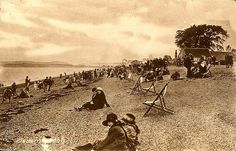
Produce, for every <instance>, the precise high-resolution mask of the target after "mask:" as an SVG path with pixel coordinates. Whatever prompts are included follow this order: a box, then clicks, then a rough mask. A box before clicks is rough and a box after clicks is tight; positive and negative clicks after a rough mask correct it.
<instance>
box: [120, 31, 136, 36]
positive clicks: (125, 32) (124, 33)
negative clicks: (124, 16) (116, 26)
mask: <svg viewBox="0 0 236 151" xmlns="http://www.w3.org/2000/svg"><path fill="white" fill-rule="evenodd" d="M121 34H123V35H125V36H128V37H132V36H134V33H133V32H131V31H121Z"/></svg>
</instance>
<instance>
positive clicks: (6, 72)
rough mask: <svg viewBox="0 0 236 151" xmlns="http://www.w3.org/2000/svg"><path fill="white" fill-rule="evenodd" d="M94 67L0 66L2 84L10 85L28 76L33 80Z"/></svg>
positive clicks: (0, 82) (22, 80)
mask: <svg viewBox="0 0 236 151" xmlns="http://www.w3.org/2000/svg"><path fill="white" fill-rule="evenodd" d="M91 69H94V68H90V67H72V68H71V67H1V66H0V84H4V86H9V85H11V84H12V83H13V82H16V84H20V83H24V81H25V78H26V76H29V79H31V81H36V80H41V79H45V78H46V77H49V76H52V77H59V76H60V74H63V75H64V73H66V74H67V75H68V74H73V73H74V72H76V73H78V72H81V71H87V70H91Z"/></svg>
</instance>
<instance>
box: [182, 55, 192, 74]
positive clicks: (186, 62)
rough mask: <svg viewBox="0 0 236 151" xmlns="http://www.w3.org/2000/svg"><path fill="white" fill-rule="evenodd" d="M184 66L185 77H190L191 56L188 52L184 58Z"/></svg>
mask: <svg viewBox="0 0 236 151" xmlns="http://www.w3.org/2000/svg"><path fill="white" fill-rule="evenodd" d="M184 66H185V67H186V68H187V78H191V76H192V72H191V67H192V58H191V55H190V54H189V55H187V56H186V57H185V58H184Z"/></svg>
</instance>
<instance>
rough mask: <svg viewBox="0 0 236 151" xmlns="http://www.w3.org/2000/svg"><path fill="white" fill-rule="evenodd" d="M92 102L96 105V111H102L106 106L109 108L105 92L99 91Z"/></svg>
mask: <svg viewBox="0 0 236 151" xmlns="http://www.w3.org/2000/svg"><path fill="white" fill-rule="evenodd" d="M92 102H93V104H94V109H101V108H103V107H104V105H105V104H106V106H109V104H108V103H107V100H106V96H105V94H104V92H103V91H97V92H96V94H95V95H94V96H93V98H92Z"/></svg>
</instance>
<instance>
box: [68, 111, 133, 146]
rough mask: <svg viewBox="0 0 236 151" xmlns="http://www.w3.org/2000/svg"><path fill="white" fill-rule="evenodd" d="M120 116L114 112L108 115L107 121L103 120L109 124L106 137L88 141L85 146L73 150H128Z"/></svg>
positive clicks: (106, 124)
mask: <svg viewBox="0 0 236 151" xmlns="http://www.w3.org/2000/svg"><path fill="white" fill-rule="evenodd" d="M120 124H121V123H120V121H119V120H118V117H117V115H116V114H114V113H110V114H108V115H107V118H106V120H105V121H103V122H102V125H104V126H109V127H110V128H109V131H108V134H107V136H106V138H105V139H103V140H98V141H96V142H95V143H93V144H91V143H88V144H86V145H83V146H78V147H75V148H76V149H73V150H75V151H76V150H91V149H94V150H123V151H124V150H127V151H128V147H127V142H126V135H125V132H124V130H123V129H122V127H121V125H120Z"/></svg>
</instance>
